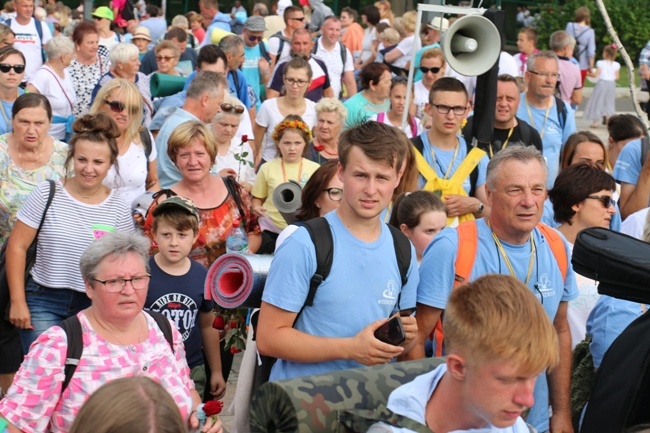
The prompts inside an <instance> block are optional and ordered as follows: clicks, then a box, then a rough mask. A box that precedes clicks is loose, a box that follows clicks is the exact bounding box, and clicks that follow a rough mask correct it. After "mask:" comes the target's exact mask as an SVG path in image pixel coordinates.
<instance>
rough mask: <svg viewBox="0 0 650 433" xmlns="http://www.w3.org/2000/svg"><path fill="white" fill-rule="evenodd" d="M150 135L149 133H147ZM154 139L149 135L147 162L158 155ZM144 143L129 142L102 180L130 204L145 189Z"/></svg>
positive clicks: (145, 162)
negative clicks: (124, 151) (149, 144)
mask: <svg viewBox="0 0 650 433" xmlns="http://www.w3.org/2000/svg"><path fill="white" fill-rule="evenodd" d="M149 135H150V136H151V134H149ZM153 143H154V139H153V137H151V154H150V155H149V162H152V161H155V160H156V158H157V157H158V153H157V151H156V146H155V145H154V144H153ZM145 158H146V156H145V151H144V145H142V144H135V143H131V145H130V146H129V149H128V150H127V151H126V153H124V154H123V155H118V157H117V167H118V171H119V176H118V174H117V173H118V172H117V171H116V170H115V166H114V165H113V166H111V168H110V169H109V170H108V173H106V177H105V178H104V182H102V183H103V184H104V185H106V186H107V187H109V188H111V189H114V190H116V191H118V192H119V193H120V197H122V199H123V200H124V201H125V202H126V204H128V205H129V206H131V203H133V200H135V199H136V198H138V197H140V196H141V195H142V194H144V192H145V191H146V189H147V188H146V183H147V164H148V162H147V161H146V159H145Z"/></svg>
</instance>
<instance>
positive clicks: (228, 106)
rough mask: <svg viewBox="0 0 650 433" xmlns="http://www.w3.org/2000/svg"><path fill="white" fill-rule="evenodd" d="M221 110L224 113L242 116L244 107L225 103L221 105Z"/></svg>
mask: <svg viewBox="0 0 650 433" xmlns="http://www.w3.org/2000/svg"><path fill="white" fill-rule="evenodd" d="M221 109H222V110H223V111H225V112H226V113H232V112H233V111H234V112H235V114H242V113H243V112H244V107H242V106H241V105H232V104H229V103H227V102H224V103H223V104H221Z"/></svg>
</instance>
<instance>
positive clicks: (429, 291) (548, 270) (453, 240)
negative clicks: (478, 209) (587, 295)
mask: <svg viewBox="0 0 650 433" xmlns="http://www.w3.org/2000/svg"><path fill="white" fill-rule="evenodd" d="M476 225H477V229H478V248H477V252H476V260H475V262H474V267H473V268H472V273H471V274H470V278H469V280H470V281H473V280H476V279H477V278H478V277H480V276H482V275H486V274H503V275H508V274H509V272H508V267H507V266H506V264H505V261H504V259H503V257H501V255H500V254H499V251H498V249H497V247H496V245H495V242H494V239H493V238H492V230H491V229H490V228H489V227H488V225H487V223H486V222H485V220H484V219H479V220H477V221H476ZM533 239H534V240H535V246H536V248H537V255H536V257H535V260H534V264H533V270H532V274H531V277H530V280H529V281H528V284H527V286H528V287H529V288H530V291H531V292H533V294H534V295H535V296H536V297H537V299H539V300H540V301H541V303H542V306H543V307H544V310H545V311H546V313H548V316H549V317H550V318H551V320H553V318H554V317H555V313H556V312H557V309H558V307H559V305H560V302H561V301H570V300H572V299H575V298H577V296H578V287H577V284H576V279H575V274H574V272H573V267H572V266H571V261H570V260H568V261H567V263H568V271H567V278H566V281H563V280H562V274H561V272H560V268H559V266H558V264H557V262H556V260H555V257H554V256H553V253H552V252H551V249H550V247H549V246H548V244H547V242H546V239H545V238H544V237H543V236H542V234H541V233H540V231H539V230H538V229H535V230H534V231H533ZM501 244H502V245H503V248H504V250H505V252H506V254H507V255H508V258H509V259H510V262H511V263H512V266H513V268H514V270H515V275H516V276H517V278H518V279H519V280H520V281H525V280H526V276H527V274H528V267H529V263H530V251H531V245H530V241H528V242H526V243H525V244H523V245H513V244H509V243H507V242H504V241H501ZM565 250H566V254H567V257H571V250H570V247H569V244H568V243H567V242H566V241H565ZM457 251H458V232H457V231H456V229H452V228H445V229H443V230H442V231H441V232H440V233H439V234H438V235H437V236H436V237H435V238H434V239H433V241H432V242H431V243H430V244H429V246H428V247H427V248H426V249H425V250H424V256H423V258H422V263H421V264H420V285H419V286H418V300H417V301H418V303H421V304H424V305H429V306H431V307H435V308H440V309H444V308H445V307H446V306H447V300H448V299H449V295H450V294H451V290H452V288H453V287H454V276H455V263H456V256H457ZM534 396H535V406H533V408H532V409H531V411H530V415H529V417H528V420H527V422H528V423H529V424H531V425H532V426H533V427H535V428H536V429H537V431H546V430H548V386H547V383H546V374H541V375H540V376H539V377H538V379H537V382H536V384H535V393H534ZM545 402H546V403H545Z"/></svg>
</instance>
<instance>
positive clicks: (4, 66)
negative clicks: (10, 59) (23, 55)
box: [0, 63, 25, 74]
mask: <svg viewBox="0 0 650 433" xmlns="http://www.w3.org/2000/svg"><path fill="white" fill-rule="evenodd" d="M12 69H13V70H14V71H15V72H16V73H17V74H22V73H23V72H25V65H10V64H8V63H0V72H2V73H3V74H6V73H7V72H9V71H11V70H12Z"/></svg>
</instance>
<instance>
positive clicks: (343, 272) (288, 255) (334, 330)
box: [262, 211, 419, 380]
mask: <svg viewBox="0 0 650 433" xmlns="http://www.w3.org/2000/svg"><path fill="white" fill-rule="evenodd" d="M325 218H326V219H327V221H328V222H329V225H330V228H331V230H332V238H333V242H334V258H333V262H332V268H331V272H330V274H329V276H328V277H327V279H326V280H325V281H323V283H322V284H321V285H320V286H319V287H318V291H317V292H316V296H315V297H314V303H313V305H312V306H310V307H306V308H305V309H304V310H303V311H302V313H300V315H299V317H298V320H297V321H296V323H295V325H294V327H295V328H296V329H297V330H299V331H302V332H305V333H307V334H311V335H315V336H320V337H343V338H345V337H352V336H354V335H356V334H358V333H359V331H361V330H362V329H363V328H365V327H366V326H368V325H369V324H370V323H372V322H374V321H375V320H379V319H383V318H388V317H390V316H391V315H392V314H393V313H394V312H395V311H397V310H398V308H399V309H402V310H404V309H408V308H413V307H415V299H416V289H417V285H418V282H419V275H418V270H417V259H416V254H415V250H414V249H413V247H411V265H410V267H409V271H408V274H407V276H408V283H407V284H406V285H405V286H404V287H403V288H402V290H401V292H400V284H401V277H400V272H399V267H398V265H397V258H396V257H395V247H394V245H393V237H392V235H391V232H390V230H389V229H388V227H386V226H385V225H383V224H382V226H381V234H380V236H379V239H377V240H376V241H374V242H363V241H361V240H359V239H357V238H356V237H354V236H353V235H352V234H351V233H350V232H349V231H348V229H347V228H346V227H345V225H344V224H343V223H342V222H341V220H340V219H339V217H338V215H337V214H336V211H334V212H330V213H328V214H327V215H326V216H325ZM314 272H316V250H315V248H314V244H313V243H312V241H311V238H310V237H309V234H308V233H307V229H305V228H304V227H300V228H299V229H298V230H297V231H296V232H295V233H293V235H291V236H290V237H288V238H287V239H286V240H285V241H284V242H283V243H282V245H280V247H279V248H278V250H277V251H276V253H275V257H274V258H273V263H272V264H271V269H270V270H269V274H268V277H267V279H266V285H265V288H264V294H263V296H262V300H263V301H264V302H267V303H269V304H272V305H274V306H276V307H278V308H281V309H283V310H286V311H292V312H294V313H297V312H299V311H300V309H301V308H302V307H303V306H304V305H305V300H306V298H307V293H308V292H309V282H310V280H311V277H312V276H313V275H314ZM398 299H399V306H398V304H397V302H398ZM357 367H361V364H359V363H358V362H356V361H352V360H343V359H338V360H332V361H325V362H320V363H310V364H308V363H298V362H290V361H285V360H282V359H278V361H277V362H276V363H275V365H274V366H273V371H272V372H271V377H270V380H280V379H288V378H293V377H300V376H308V375H312V374H321V373H326V372H328V371H333V370H345V369H349V368H357Z"/></svg>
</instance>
